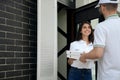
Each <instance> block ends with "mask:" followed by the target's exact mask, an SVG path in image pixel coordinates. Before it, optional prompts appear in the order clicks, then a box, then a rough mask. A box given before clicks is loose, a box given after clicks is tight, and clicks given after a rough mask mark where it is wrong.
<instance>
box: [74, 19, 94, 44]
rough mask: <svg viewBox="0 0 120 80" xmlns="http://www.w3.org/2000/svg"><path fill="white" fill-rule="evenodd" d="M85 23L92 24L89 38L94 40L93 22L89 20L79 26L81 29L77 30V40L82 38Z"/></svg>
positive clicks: (91, 40) (90, 40)
mask: <svg viewBox="0 0 120 80" xmlns="http://www.w3.org/2000/svg"><path fill="white" fill-rule="evenodd" d="M84 24H88V25H90V29H91V34H90V35H89V38H88V39H89V42H93V40H94V35H93V29H92V26H91V24H90V23H89V22H88V21H84V22H82V23H81V25H80V26H79V30H78V32H77V36H76V40H77V41H79V40H82V33H81V30H82V27H83V25H84Z"/></svg>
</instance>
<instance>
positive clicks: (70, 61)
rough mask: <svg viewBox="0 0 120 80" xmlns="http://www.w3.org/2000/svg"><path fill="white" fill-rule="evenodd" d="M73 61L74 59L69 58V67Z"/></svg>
mask: <svg viewBox="0 0 120 80" xmlns="http://www.w3.org/2000/svg"><path fill="white" fill-rule="evenodd" d="M74 60H76V59H72V58H69V59H68V64H69V65H71V64H72V63H73V61H74Z"/></svg>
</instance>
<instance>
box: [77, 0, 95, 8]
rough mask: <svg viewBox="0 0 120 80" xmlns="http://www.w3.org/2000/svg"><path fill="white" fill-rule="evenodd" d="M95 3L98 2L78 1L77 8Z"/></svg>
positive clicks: (89, 0) (90, 0) (91, 0)
mask: <svg viewBox="0 0 120 80" xmlns="http://www.w3.org/2000/svg"><path fill="white" fill-rule="evenodd" d="M94 1H97V0H76V8H79V7H81V6H84V5H87V4H89V3H92V2H94Z"/></svg>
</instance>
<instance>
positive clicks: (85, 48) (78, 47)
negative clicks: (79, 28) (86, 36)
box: [70, 40, 94, 69]
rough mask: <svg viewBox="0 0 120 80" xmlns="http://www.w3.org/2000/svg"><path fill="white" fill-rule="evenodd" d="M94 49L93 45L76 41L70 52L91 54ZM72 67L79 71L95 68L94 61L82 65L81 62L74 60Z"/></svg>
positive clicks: (72, 44)
mask: <svg viewBox="0 0 120 80" xmlns="http://www.w3.org/2000/svg"><path fill="white" fill-rule="evenodd" d="M92 49H93V44H92V43H90V44H88V45H87V44H86V42H85V41H83V40H80V41H74V42H72V43H71V44H70V51H80V52H86V53H87V52H89V51H91V50H92ZM71 66H72V67H75V68H79V69H91V68H93V66H94V61H87V62H86V63H82V62H80V61H79V60H74V61H73V63H72V64H71Z"/></svg>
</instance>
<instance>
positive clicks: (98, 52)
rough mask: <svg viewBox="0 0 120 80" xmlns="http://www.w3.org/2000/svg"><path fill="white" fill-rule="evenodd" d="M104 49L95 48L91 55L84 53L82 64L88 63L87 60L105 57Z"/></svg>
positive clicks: (81, 58)
mask: <svg viewBox="0 0 120 80" xmlns="http://www.w3.org/2000/svg"><path fill="white" fill-rule="evenodd" d="M103 51H104V48H103V47H95V48H94V49H93V50H92V51H90V52H89V53H84V54H82V55H81V56H80V61H81V62H86V59H99V58H101V57H102V56H103Z"/></svg>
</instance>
